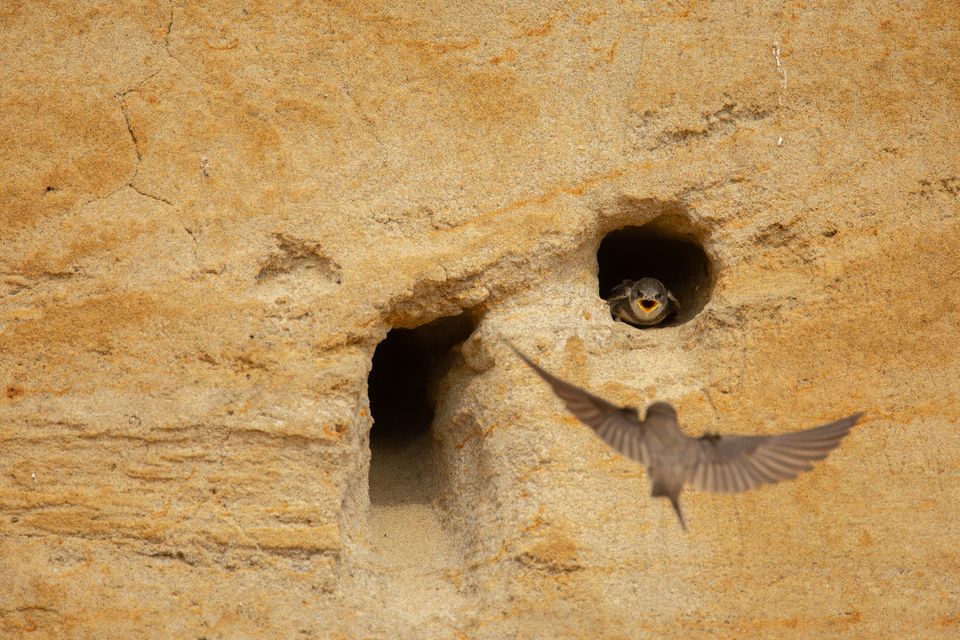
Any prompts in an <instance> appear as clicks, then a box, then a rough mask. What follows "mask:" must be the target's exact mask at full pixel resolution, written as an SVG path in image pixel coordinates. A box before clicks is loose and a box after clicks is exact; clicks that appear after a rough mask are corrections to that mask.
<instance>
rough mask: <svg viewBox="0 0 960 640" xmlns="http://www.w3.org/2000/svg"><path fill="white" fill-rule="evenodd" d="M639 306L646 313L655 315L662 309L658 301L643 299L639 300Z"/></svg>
mask: <svg viewBox="0 0 960 640" xmlns="http://www.w3.org/2000/svg"><path fill="white" fill-rule="evenodd" d="M637 306H638V307H640V310H641V311H643V312H644V313H653V312H654V311H656V310H657V309H658V308H659V307H660V303H659V302H657V301H656V300H646V299H643V298H641V299H640V300H637Z"/></svg>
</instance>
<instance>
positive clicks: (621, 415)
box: [510, 345, 650, 464]
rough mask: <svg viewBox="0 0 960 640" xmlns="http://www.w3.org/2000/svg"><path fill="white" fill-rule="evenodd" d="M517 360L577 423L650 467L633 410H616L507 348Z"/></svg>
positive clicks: (621, 451)
mask: <svg viewBox="0 0 960 640" xmlns="http://www.w3.org/2000/svg"><path fill="white" fill-rule="evenodd" d="M510 347H511V348H512V349H513V350H514V351H515V352H516V354H517V355H518V356H520V358H521V359H522V360H523V361H524V362H526V363H527V364H528V365H530V368H531V369H533V370H534V371H536V372H537V375H539V376H540V377H541V378H543V379H544V380H546V381H547V384H549V385H550V388H551V389H553V392H554V393H555V394H557V396H558V397H559V398H560V399H561V400H563V403H564V404H565V405H567V409H568V410H569V411H570V413H572V414H573V415H574V416H576V418H577V419H578V420H580V422H582V423H584V424H585V425H587V426H588V427H590V428H591V429H593V430H594V431H595V432H596V434H597V435H598V436H600V437H601V438H602V439H603V441H604V442H606V443H607V444H608V445H610V446H611V447H613V448H614V449H616V450H617V451H618V452H620V453H621V454H622V455H625V456H627V457H628V458H633V459H634V460H637V461H639V462H642V463H643V464H649V460H650V453H649V451H648V450H647V445H646V443H645V442H644V433H645V429H644V426H643V423H642V422H640V419H639V418H638V417H637V410H636V409H634V408H632V407H618V406H616V405H614V404H611V403H609V402H607V401H606V400H604V399H603V398H598V397H597V396H595V395H593V394H592V393H588V392H587V391H584V390H583V389H581V388H580V387H577V386H575V385H572V384H570V383H569V382H565V381H563V380H561V379H560V378H558V377H556V376H555V375H552V374H550V373H548V372H547V371H545V370H544V369H542V368H541V367H539V366H537V365H536V364H534V363H533V361H532V360H530V358H528V357H527V356H525V355H523V354H522V353H520V351H519V350H518V349H517V348H516V347H514V346H513V345H510Z"/></svg>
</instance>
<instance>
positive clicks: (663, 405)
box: [647, 402, 677, 420]
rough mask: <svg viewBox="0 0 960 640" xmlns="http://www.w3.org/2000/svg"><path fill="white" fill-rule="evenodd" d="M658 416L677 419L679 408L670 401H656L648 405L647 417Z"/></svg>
mask: <svg viewBox="0 0 960 640" xmlns="http://www.w3.org/2000/svg"><path fill="white" fill-rule="evenodd" d="M651 416H658V417H663V418H673V419H674V420H676V419H677V410H676V409H674V408H673V405H672V404H670V403H669V402H654V403H653V404H651V405H650V406H649V407H647V417H648V418H649V417H651Z"/></svg>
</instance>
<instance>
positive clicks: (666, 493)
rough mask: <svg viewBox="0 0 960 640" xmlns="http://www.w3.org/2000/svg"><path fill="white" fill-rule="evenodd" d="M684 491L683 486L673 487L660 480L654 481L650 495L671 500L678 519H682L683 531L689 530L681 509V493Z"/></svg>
mask: <svg viewBox="0 0 960 640" xmlns="http://www.w3.org/2000/svg"><path fill="white" fill-rule="evenodd" d="M681 491H683V485H682V484H681V485H680V486H679V487H676V486H672V485H671V483H669V482H663V481H660V480H654V481H653V488H652V490H651V491H650V495H651V496H653V497H654V498H669V499H670V504H672V505H673V510H674V511H676V512H677V517H678V518H679V519H680V526H681V527H683V530H684V531H686V530H687V521H686V520H684V519H683V510H682V509H680V492H681Z"/></svg>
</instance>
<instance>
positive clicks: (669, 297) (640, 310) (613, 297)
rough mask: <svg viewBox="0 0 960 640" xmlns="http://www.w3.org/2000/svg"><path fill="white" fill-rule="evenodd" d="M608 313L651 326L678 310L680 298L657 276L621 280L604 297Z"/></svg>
mask: <svg viewBox="0 0 960 640" xmlns="http://www.w3.org/2000/svg"><path fill="white" fill-rule="evenodd" d="M607 304H608V305H610V315H611V316H613V319H614V320H620V321H621V322H626V323H627V324H632V325H634V326H636V327H652V326H653V325H657V324H660V323H661V322H663V321H664V320H666V319H667V318H669V317H670V316H672V315H675V314H677V313H680V301H678V300H677V298H676V296H674V295H673V294H672V293H671V292H670V290H669V289H667V287H666V286H664V284H663V283H662V282H660V281H659V280H657V279H656V278H640V279H639V280H624V281H623V282H621V283H620V284H618V285H617V286H615V287H614V288H613V289H612V290H611V291H610V297H609V298H607Z"/></svg>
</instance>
